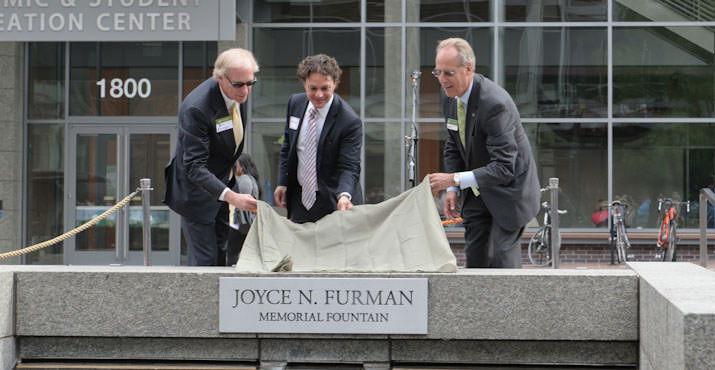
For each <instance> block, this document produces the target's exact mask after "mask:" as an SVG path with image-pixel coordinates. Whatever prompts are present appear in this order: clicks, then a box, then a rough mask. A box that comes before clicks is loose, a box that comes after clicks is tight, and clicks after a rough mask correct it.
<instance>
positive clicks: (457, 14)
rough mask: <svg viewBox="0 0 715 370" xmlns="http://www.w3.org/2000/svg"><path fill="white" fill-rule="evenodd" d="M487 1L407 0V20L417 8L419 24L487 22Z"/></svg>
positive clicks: (488, 3)
mask: <svg viewBox="0 0 715 370" xmlns="http://www.w3.org/2000/svg"><path fill="white" fill-rule="evenodd" d="M490 3H491V1H489V0H407V14H408V16H407V20H408V22H415V21H416V20H415V19H413V17H412V16H411V14H413V13H414V10H415V8H416V7H418V8H419V17H420V18H419V21H420V22H489V21H490V20H491V11H490Z"/></svg>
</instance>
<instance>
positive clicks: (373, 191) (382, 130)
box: [363, 122, 404, 204]
mask: <svg viewBox="0 0 715 370" xmlns="http://www.w3.org/2000/svg"><path fill="white" fill-rule="evenodd" d="M400 132H401V129H400V123H399V122H387V123H375V122H369V123H367V124H365V139H364V140H365V141H364V142H363V146H364V148H365V162H364V167H363V172H365V176H364V177H365V191H364V194H365V204H375V203H379V202H382V201H383V200H385V199H389V198H392V197H394V196H396V195H398V194H400V193H401V186H402V185H401V183H400V181H401V173H402V172H403V171H404V169H403V167H402V163H401V158H402V150H403V148H404V146H403V145H396V143H402V142H403V139H402V135H401V133H400Z"/></svg>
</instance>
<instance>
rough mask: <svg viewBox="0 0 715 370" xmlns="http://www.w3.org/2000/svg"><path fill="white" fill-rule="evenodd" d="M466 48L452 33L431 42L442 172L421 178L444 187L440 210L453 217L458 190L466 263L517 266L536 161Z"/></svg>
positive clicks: (508, 105) (503, 98)
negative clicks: (442, 135)
mask: <svg viewBox="0 0 715 370" xmlns="http://www.w3.org/2000/svg"><path fill="white" fill-rule="evenodd" d="M474 63H475V57H474V52H473V51H472V48H471V46H470V45H469V43H467V41H465V40H463V39H460V38H450V39H447V40H443V41H441V42H440V43H439V45H438V46H437V56H436V58H435V69H434V71H433V72H432V74H433V75H434V76H435V77H436V78H437V79H438V80H439V84H440V85H441V86H442V89H441V102H442V114H444V116H445V123H446V128H447V134H448V135H447V142H446V143H445V148H444V165H445V170H446V172H447V173H434V174H430V175H429V181H430V185H431V187H432V189H433V190H441V189H447V194H446V196H445V201H444V214H445V215H446V216H447V218H448V219H454V218H457V217H459V215H460V213H459V211H458V210H457V198H458V194H459V193H461V201H462V210H461V216H462V219H463V222H462V223H463V225H464V241H465V246H464V250H465V254H466V258H467V263H466V267H468V268H471V267H502V268H520V267H521V234H522V232H523V231H524V226H525V225H526V224H527V223H528V222H529V220H531V219H532V218H533V217H534V216H536V214H537V213H538V211H539V202H540V199H541V194H540V191H539V179H538V178H537V173H536V164H535V162H534V158H533V156H532V154H531V146H530V145H529V140H528V138H527V137H526V134H525V133H524V128H523V127H522V124H521V119H520V117H519V112H518V111H517V108H516V105H515V104H514V101H513V100H512V98H511V96H509V93H507V92H506V91H505V90H504V89H503V88H501V87H500V86H499V85H497V84H496V83H494V82H492V81H491V80H489V79H488V78H486V77H484V76H482V75H481V74H478V73H474V66H475V64H474Z"/></svg>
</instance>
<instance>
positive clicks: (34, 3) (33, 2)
mask: <svg viewBox="0 0 715 370" xmlns="http://www.w3.org/2000/svg"><path fill="white" fill-rule="evenodd" d="M235 33H236V2H235V0H0V41H213V40H234V39H235Z"/></svg>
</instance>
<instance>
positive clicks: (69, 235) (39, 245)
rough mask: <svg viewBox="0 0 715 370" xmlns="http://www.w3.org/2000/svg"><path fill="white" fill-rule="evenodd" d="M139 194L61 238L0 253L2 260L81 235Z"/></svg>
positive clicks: (129, 197)
mask: <svg viewBox="0 0 715 370" xmlns="http://www.w3.org/2000/svg"><path fill="white" fill-rule="evenodd" d="M137 193H139V189H137V190H136V191H135V192H133V193H131V194H129V195H127V196H126V197H125V198H124V199H122V201H121V202H119V203H117V204H115V205H114V206H113V207H112V208H110V209H108V210H106V211H104V212H103V213H102V214H101V215H99V216H97V217H94V218H93V219H91V220H89V221H87V222H85V223H84V224H83V225H81V226H79V227H76V228H74V229H72V230H70V231H68V232H66V233H64V234H62V235H60V236H58V237H55V238H53V239H50V240H47V241H44V242H42V243H39V244H35V245H31V246H29V247H27V248H23V249H19V250H16V251H12V252H7V253H0V259H5V258H10V257H15V256H19V255H22V254H26V253H30V252H34V251H36V250H40V249H42V248H45V247H49V246H50V245H53V244H57V243H59V242H61V241H63V240H65V239H67V238H69V237H71V236H74V235H75V234H79V233H81V232H82V231H85V230H87V229H89V228H90V227H92V226H94V225H95V224H97V223H98V222H99V221H102V220H103V219H105V218H106V217H107V216H109V215H111V214H112V213H114V212H116V211H117V210H118V209H120V208H122V207H124V206H125V205H126V204H127V203H129V201H130V200H131V199H132V198H133V197H134V196H135V195H137Z"/></svg>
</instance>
